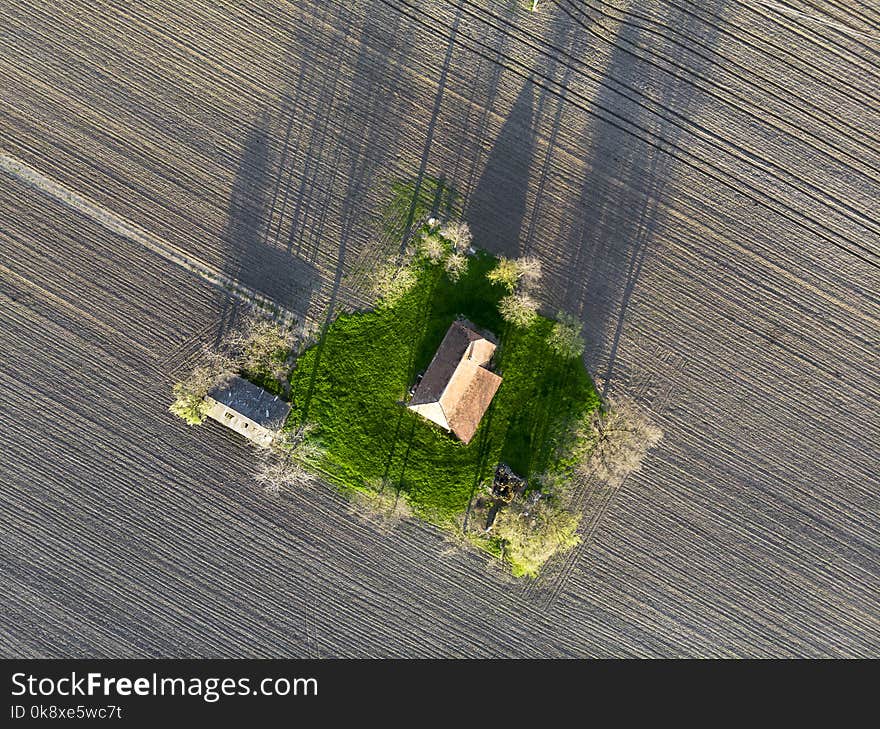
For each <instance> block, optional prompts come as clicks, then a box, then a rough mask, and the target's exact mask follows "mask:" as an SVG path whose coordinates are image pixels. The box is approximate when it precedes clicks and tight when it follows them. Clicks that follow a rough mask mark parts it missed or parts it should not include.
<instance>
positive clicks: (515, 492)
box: [492, 463, 526, 504]
mask: <svg viewBox="0 0 880 729" xmlns="http://www.w3.org/2000/svg"><path fill="white" fill-rule="evenodd" d="M525 489H526V480H525V479H524V478H523V477H522V476H518V475H517V474H516V473H514V471H513V469H512V468H511V467H510V466H508V465H507V464H506V463H499V464H498V466H497V467H496V468H495V480H494V481H493V483H492V496H494V497H495V498H496V499H498V500H499V501H500V502H501V503H502V504H509V503H510V502H511V501H513V499H514V498H515V497H516V496H519V495H520V494H521V493H522V492H523V491H525Z"/></svg>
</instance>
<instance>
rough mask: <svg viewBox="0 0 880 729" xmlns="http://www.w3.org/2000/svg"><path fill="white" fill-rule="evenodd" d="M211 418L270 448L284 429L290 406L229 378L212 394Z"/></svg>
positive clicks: (210, 400) (275, 396)
mask: <svg viewBox="0 0 880 729" xmlns="http://www.w3.org/2000/svg"><path fill="white" fill-rule="evenodd" d="M205 400H206V402H207V403H208V406H209V409H208V413H207V414H208V417H209V418H213V419H214V420H216V421H217V422H218V423H222V424H223V425H225V426H226V427H227V428H232V430H234V431H235V432H237V433H241V435H243V436H244V437H245V438H249V439H250V440H252V441H253V442H254V443H256V444H257V445H260V446H263V447H268V446H269V445H270V444H271V443H272V439H273V438H274V437H275V435H276V434H277V433H278V431H279V430H280V429H281V426H283V425H284V421H285V420H286V419H287V415H288V413H290V403H288V402H285V401H284V400H282V399H281V398H280V397H278V396H277V395H273V394H272V393H271V392H268V391H267V390H264V389H263V388H262V387H259V386H258V385H255V384H254V383H253V382H249V381H248V380H246V379H244V378H243V377H239V376H238V375H232V376H230V377H228V378H225V379H224V380H223V381H222V382H221V383H220V384H218V385H216V386H215V387H214V388H213V389H212V390H210V391H209V392H208V395H207V396H206V397H205Z"/></svg>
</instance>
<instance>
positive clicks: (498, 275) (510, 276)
mask: <svg viewBox="0 0 880 729" xmlns="http://www.w3.org/2000/svg"><path fill="white" fill-rule="evenodd" d="M519 276H520V274H519V266H517V264H516V261H514V260H513V259H511V258H505V257H504V256H502V257H501V258H499V259H498V263H497V264H496V265H495V268H493V269H492V270H491V271H489V273H487V274H486V278H488V279H489V280H490V281H491V282H492V283H493V284H497V285H499V286H503V287H504V288H506V289H507V290H508V291H510V292H511V293H513V291H514V289H516V284H517V282H518V281H519Z"/></svg>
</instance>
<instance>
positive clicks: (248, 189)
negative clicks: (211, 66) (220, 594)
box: [218, 0, 410, 336]
mask: <svg viewBox="0 0 880 729" xmlns="http://www.w3.org/2000/svg"><path fill="white" fill-rule="evenodd" d="M352 5H358V6H360V10H361V13H360V14H359V13H358V12H354V11H353V8H351V7H348V8H340V7H339V6H335V5H333V4H327V5H325V6H321V7H320V8H319V9H314V8H310V9H303V8H299V7H293V8H292V9H291V12H292V13H293V14H294V15H293V18H292V19H291V22H290V27H291V28H292V31H291V34H290V39H289V40H290V43H289V48H288V51H287V53H286V56H285V58H284V61H283V63H282V64H281V69H282V73H283V74H286V75H287V76H288V80H287V82H286V84H285V86H284V88H283V91H282V93H281V94H280V98H279V103H278V104H277V105H274V106H271V105H270V106H268V107H267V108H266V110H265V111H264V112H263V113H262V114H261V115H260V116H259V117H258V118H257V119H256V120H254V122H253V123H252V124H251V125H250V127H249V129H248V130H247V132H246V134H245V137H244V140H243V144H242V153H241V159H240V162H239V167H238V172H237V174H236V178H235V182H234V184H233V190H232V195H231V197H230V203H229V216H228V224H227V228H226V232H225V234H224V243H225V245H226V250H227V258H226V265H225V267H224V272H225V273H227V274H228V275H230V276H234V277H235V278H237V279H239V280H240V281H241V282H242V283H244V284H246V285H248V286H251V287H253V288H255V289H257V290H259V291H260V292H261V293H263V294H265V295H266V296H268V297H269V298H271V299H273V300H274V301H276V302H277V303H278V304H281V305H283V306H285V307H286V308H288V309H291V310H293V311H294V312H295V313H297V314H300V315H302V316H303V317H304V316H306V315H307V314H308V315H310V316H311V317H313V318H316V317H318V316H320V317H322V318H323V320H324V321H325V323H326V322H329V321H330V319H331V318H332V316H333V310H334V307H335V305H336V301H337V299H338V297H339V295H340V293H341V290H342V287H343V281H344V279H345V270H346V266H347V264H348V259H349V257H350V256H349V254H350V252H351V251H352V248H354V249H355V252H357V250H356V249H357V247H358V244H360V243H361V242H362V241H364V240H367V239H368V238H369V233H368V231H367V228H368V226H369V225H370V224H372V220H371V218H370V213H371V209H372V207H373V203H372V202H371V201H370V200H369V193H370V192H371V190H372V187H373V183H374V182H375V179H376V176H377V170H379V169H381V168H382V167H383V166H384V165H386V164H387V163H388V159H389V158H390V157H392V156H393V154H394V152H395V148H396V140H397V135H398V131H399V126H400V122H399V118H400V117H399V116H398V115H396V114H393V113H391V110H392V109H393V102H394V99H395V98H396V96H397V89H398V88H399V87H401V86H402V85H403V84H404V78H405V75H406V73H407V65H406V63H405V62H404V53H405V50H406V48H407V47H408V46H407V43H408V41H406V40H402V39H406V38H407V37H408V36H409V35H410V34H408V33H407V32H406V29H404V28H401V27H400V24H401V22H402V21H401V20H400V14H399V13H395V14H394V19H391V20H390V21H389V18H388V17H385V18H382V17H377V13H376V12H374V10H375V9H376V8H379V9H381V7H384V6H381V3H379V2H378V0H364V2H360V3H353V4H352ZM380 6H381V7H380ZM322 274H323V275H322ZM316 306H318V307H320V308H319V310H318V311H312V310H311V309H313V308H314V307H316ZM236 308H237V307H236V306H235V305H234V302H227V306H226V309H225V310H224V316H223V323H222V324H221V331H220V334H219V335H218V336H222V332H223V330H224V329H226V328H228V326H229V324H230V323H232V322H233V321H234V317H235V309H236Z"/></svg>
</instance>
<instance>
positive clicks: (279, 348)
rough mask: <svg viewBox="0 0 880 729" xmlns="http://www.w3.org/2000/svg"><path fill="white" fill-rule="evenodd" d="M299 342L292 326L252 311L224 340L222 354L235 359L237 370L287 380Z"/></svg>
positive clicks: (281, 380)
mask: <svg viewBox="0 0 880 729" xmlns="http://www.w3.org/2000/svg"><path fill="white" fill-rule="evenodd" d="M296 344H297V337H296V334H295V333H294V330H293V327H292V326H287V325H282V324H280V323H278V322H277V321H275V320H273V319H270V318H268V317H266V316H262V315H260V314H259V313H258V312H256V311H252V312H251V313H250V314H248V316H246V317H245V319H244V321H243V322H242V324H241V325H240V326H239V327H237V328H236V329H235V330H233V331H232V332H230V333H229V334H228V335H227V336H226V338H225V339H224V342H223V345H222V350H221V356H227V357H229V358H230V359H232V360H233V361H234V362H235V363H236V365H237V367H238V369H240V370H243V371H244V372H246V373H248V374H250V375H257V376H261V377H268V378H274V379H276V380H278V381H279V382H284V381H285V380H286V378H287V375H288V374H289V371H290V367H291V365H292V362H291V361H290V355H291V353H292V352H293V351H294V349H295V347H296Z"/></svg>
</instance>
